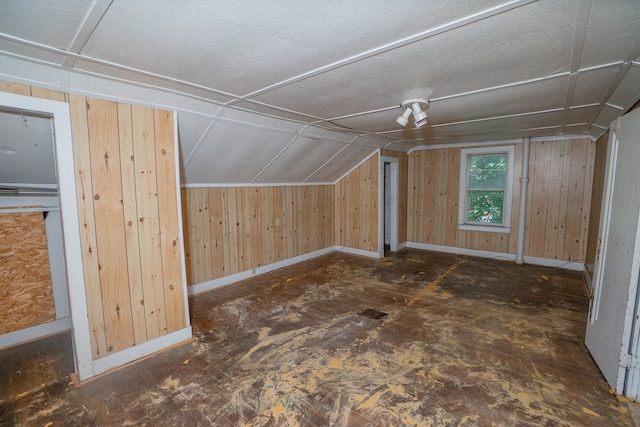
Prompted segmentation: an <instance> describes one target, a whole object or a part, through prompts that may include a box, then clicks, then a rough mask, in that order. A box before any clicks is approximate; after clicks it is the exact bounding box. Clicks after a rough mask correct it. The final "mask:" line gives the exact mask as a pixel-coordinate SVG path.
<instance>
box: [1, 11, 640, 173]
mask: <svg viewBox="0 0 640 427" xmlns="http://www.w3.org/2000/svg"><path fill="white" fill-rule="evenodd" d="M639 57H640V3H638V0H554V1H550V0H544V1H543V0H539V1H533V0H514V1H505V0H476V1H468V2H460V1H454V0H446V1H445V0H440V1H429V2H416V1H405V0H398V1H393V2H391V1H377V0H375V1H371V0H368V1H364V0H355V1H323V2H305V1H293V0H280V1H272V2H257V1H254V2H246V1H245V2H225V1H221V0H220V1H204V0H202V1H189V2H177V1H174V0H136V1H127V0H112V1H109V0H96V1H95V2H93V3H91V2H87V1H84V0H40V1H38V2H17V1H13V2H6V4H3V8H2V13H1V14H0V77H1V78H3V79H5V80H10V81H18V82H24V83H28V84H37V85H41V86H45V87H52V88H60V89H62V90H66V91H69V92H76V93H84V94H88V95H95V96H104V97H111V98H113V99H122V100H126V101H130V102H136V103H144V104H149V105H157V106H160V107H165V108H173V109H176V110H177V111H178V120H179V136H180V150H181V157H182V163H183V169H182V173H183V179H184V180H185V182H186V183H188V184H246V183H255V184H270V183H321V182H334V181H335V180H337V179H338V178H340V176H342V175H343V174H344V173H346V172H347V171H348V170H350V169H351V168H352V167H353V166H354V165H356V164H357V163H358V162H360V161H361V160H362V159H364V158H366V157H367V156H368V155H370V154H371V153H372V152H373V151H375V150H376V149H378V148H387V149H391V150H397V151H409V150H411V149H413V148H416V147H420V146H424V145H434V144H438V145H439V144H452V143H464V142H478V141H494V140H507V139H514V138H523V137H556V136H562V135H584V136H588V137H591V138H597V137H599V136H601V135H602V134H603V133H604V132H605V131H606V129H607V128H608V127H609V124H610V122H611V121H612V120H614V119H615V118H616V117H618V116H619V115H621V114H622V113H624V112H625V111H627V110H628V109H629V108H630V107H631V106H632V105H633V104H634V103H635V102H637V101H638V99H639V98H640V59H639ZM410 98H425V99H428V100H430V108H429V109H428V110H427V113H428V115H429V118H428V124H427V125H426V126H424V127H422V128H419V129H416V128H415V127H414V126H413V122H410V123H409V125H408V126H407V127H406V128H404V127H401V126H400V125H398V124H397V123H396V121H395V118H396V117H397V116H398V115H399V114H400V113H402V109H401V108H400V104H401V103H402V102H403V101H404V100H406V99H410Z"/></svg>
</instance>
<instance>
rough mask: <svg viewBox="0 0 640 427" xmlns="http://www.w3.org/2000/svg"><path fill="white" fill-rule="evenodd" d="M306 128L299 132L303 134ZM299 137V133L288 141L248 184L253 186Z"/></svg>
mask: <svg viewBox="0 0 640 427" xmlns="http://www.w3.org/2000/svg"><path fill="white" fill-rule="evenodd" d="M306 128H307V126H305V127H303V128H302V129H301V130H300V132H303V131H304V130H305V129H306ZM299 137H300V133H297V134H296V135H295V136H294V137H293V138H291V141H289V143H288V144H287V145H285V146H284V148H283V149H282V150H280V151H279V152H278V154H276V155H275V156H274V157H273V159H271V160H270V161H269V162H268V163H267V164H266V165H265V167H263V168H262V169H261V170H260V172H258V174H257V175H256V176H255V177H254V178H253V179H252V180H251V181H249V183H251V184H253V183H254V182H255V180H256V179H258V178H260V176H261V175H262V174H263V173H264V172H265V171H266V170H267V168H268V167H269V166H271V165H272V164H273V162H275V161H276V160H277V159H278V157H280V156H281V155H282V153H284V152H285V151H286V150H287V149H288V148H289V147H291V145H292V144H293V143H294V142H296V140H297V139H298V138H299Z"/></svg>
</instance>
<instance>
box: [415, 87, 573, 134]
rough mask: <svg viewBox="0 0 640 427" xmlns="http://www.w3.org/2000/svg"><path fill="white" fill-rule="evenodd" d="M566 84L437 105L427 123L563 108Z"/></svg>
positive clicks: (498, 92)
mask: <svg viewBox="0 0 640 427" xmlns="http://www.w3.org/2000/svg"><path fill="white" fill-rule="evenodd" d="M567 82H568V78H567V77H556V78H553V79H546V80H544V81H536V82H532V83H528V84H523V85H519V86H512V87H507V88H502V89H496V90H492V91H488V92H483V93H476V94H470V95H467V96H460V97H457V98H452V99H445V100H442V101H436V102H433V103H432V105H431V107H429V109H428V110H427V113H428V115H429V122H430V123H431V124H433V125H437V124H442V123H452V122H461V121H468V120H478V119H482V118H484V117H487V116H489V117H503V116H511V115H515V114H523V113H533V112H538V111H546V110H552V109H555V108H562V107H563V105H564V100H565V93H566V87H567Z"/></svg>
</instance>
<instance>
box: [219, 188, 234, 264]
mask: <svg viewBox="0 0 640 427" xmlns="http://www.w3.org/2000/svg"><path fill="white" fill-rule="evenodd" d="M230 193H231V192H230V191H229V189H228V188H222V189H220V201H221V206H222V240H223V242H224V243H223V247H222V250H223V253H224V271H225V274H227V275H228V274H232V273H234V272H237V270H236V271H233V270H234V268H233V267H232V265H234V263H235V262H237V260H236V258H235V256H234V255H233V253H234V252H233V251H234V250H236V249H234V248H232V246H233V243H234V240H233V238H232V237H233V236H232V231H231V230H232V228H231V227H232V226H233V227H234V228H235V223H232V222H231V220H230V217H231V213H230V212H229V196H230V195H231V194H230ZM232 197H233V201H234V202H235V194H233V195H232Z"/></svg>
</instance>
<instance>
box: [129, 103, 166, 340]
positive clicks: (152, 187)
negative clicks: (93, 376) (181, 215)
mask: <svg viewBox="0 0 640 427" xmlns="http://www.w3.org/2000/svg"><path fill="white" fill-rule="evenodd" d="M132 118H133V147H134V159H135V160H134V164H135V171H136V198H137V205H138V216H139V219H138V221H139V224H138V238H139V241H140V247H141V248H144V250H143V251H141V252H140V265H141V271H142V283H143V289H144V307H145V313H146V319H147V337H148V338H149V339H153V338H157V337H159V336H162V335H165V334H166V332H167V319H166V313H165V301H164V292H163V291H164V289H163V272H162V270H161V268H159V267H161V266H162V252H161V242H160V226H159V214H158V183H157V178H156V177H157V170H156V159H155V154H156V152H155V134H154V117H153V109H151V108H147V107H139V106H133V107H132Z"/></svg>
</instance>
